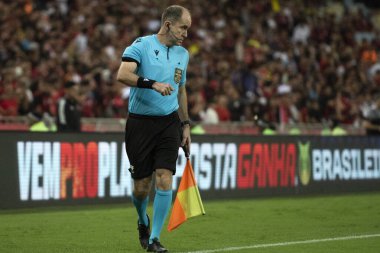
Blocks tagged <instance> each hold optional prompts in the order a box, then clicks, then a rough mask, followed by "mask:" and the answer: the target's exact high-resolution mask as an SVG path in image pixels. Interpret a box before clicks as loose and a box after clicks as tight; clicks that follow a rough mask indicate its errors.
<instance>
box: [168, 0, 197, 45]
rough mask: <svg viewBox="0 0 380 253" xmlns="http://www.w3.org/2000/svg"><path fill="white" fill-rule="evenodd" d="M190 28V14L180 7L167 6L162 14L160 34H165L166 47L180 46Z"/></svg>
mask: <svg viewBox="0 0 380 253" xmlns="http://www.w3.org/2000/svg"><path fill="white" fill-rule="evenodd" d="M190 26H191V15H190V12H189V10H188V9H186V8H184V7H182V6H179V5H172V6H169V7H168V8H167V9H166V10H165V11H164V13H163V14H162V17H161V32H163V33H165V34H166V38H167V42H168V46H172V45H181V44H182V42H183V40H184V39H185V38H186V37H187V30H188V29H189V28H190Z"/></svg>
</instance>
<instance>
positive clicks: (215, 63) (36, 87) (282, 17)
mask: <svg viewBox="0 0 380 253" xmlns="http://www.w3.org/2000/svg"><path fill="white" fill-rule="evenodd" d="M175 3H180V4H181V5H183V6H185V7H187V8H188V9H190V10H191V12H192V20H193V24H192V27H191V28H190V32H189V36H188V39H187V40H186V41H185V45H184V46H185V47H186V48H187V49H188V50H189V52H190V55H191V59H190V63H189V68H188V70H187V89H188V100H189V112H190V115H191V118H192V120H194V121H200V122H205V123H218V122H220V121H253V120H254V119H255V117H259V118H261V119H263V120H265V121H268V122H274V123H292V122H295V123H320V122H324V121H326V120H329V119H330V120H331V119H334V120H338V121H339V122H341V123H346V124H359V123H360V119H361V117H363V116H365V114H366V113H367V112H368V110H370V109H371V108H372V107H374V106H375V104H376V103H375V102H376V100H377V99H378V98H379V94H380V61H379V58H380V54H379V49H380V27H379V26H377V27H376V24H377V25H379V24H380V21H379V20H377V21H379V22H376V21H375V19H374V16H373V15H372V12H371V10H370V9H367V8H366V7H365V6H363V5H356V4H353V3H352V1H345V2H341V1H328V2H326V1H311V0H309V1H306V0H305V1H301V0H298V1H281V0H272V1H271V0H255V1H244V0H220V1H203V0H192V1H171V0H167V1H159V0H156V1H149V0H128V1H125V0H109V1H101V0H92V1H86V0H55V1H52V0H51V1H44V0H35V1H32V0H16V1H1V2H0V20H1V22H0V31H1V33H0V37H1V40H0V71H1V73H0V115H3V116H18V115H27V114H28V113H30V112H34V113H35V114H40V115H41V114H43V113H44V112H45V113H49V114H51V115H52V116H55V115H56V102H57V100H58V99H59V98H60V97H61V96H62V95H63V87H64V83H65V82H67V81H74V82H78V83H80V86H81V96H80V103H81V108H82V116H83V117H125V116H126V115H127V104H128V95H129V88H128V87H125V86H123V85H121V84H120V83H118V82H117V81H116V79H115V77H116V73H117V68H118V66H119V64H120V61H121V55H122V52H123V50H124V49H125V47H126V46H127V45H129V44H130V43H132V42H133V41H134V39H135V38H136V37H139V36H143V35H147V34H151V33H155V32H157V31H158V30H159V27H160V13H161V12H162V10H163V9H164V8H165V7H166V6H168V5H170V4H175ZM327 3H328V4H327Z"/></svg>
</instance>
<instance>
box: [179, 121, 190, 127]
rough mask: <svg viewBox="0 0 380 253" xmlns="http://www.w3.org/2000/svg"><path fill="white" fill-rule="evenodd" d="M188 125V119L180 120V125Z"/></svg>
mask: <svg viewBox="0 0 380 253" xmlns="http://www.w3.org/2000/svg"><path fill="white" fill-rule="evenodd" d="M185 125H189V126H191V123H190V120H184V121H182V122H181V126H185Z"/></svg>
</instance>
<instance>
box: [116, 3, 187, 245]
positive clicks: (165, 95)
mask: <svg viewBox="0 0 380 253" xmlns="http://www.w3.org/2000/svg"><path fill="white" fill-rule="evenodd" d="M190 26H191V15H190V12H189V10H187V9H186V8H184V7H182V6H178V5H173V6H170V7H168V8H167V9H166V10H165V11H164V13H163V14H162V18H161V28H160V30H159V32H158V33H157V34H153V35H150V36H145V37H141V38H138V39H136V40H135V41H134V42H133V44H132V45H130V46H129V47H127V48H126V49H125V51H124V53H123V55H122V63H121V65H120V68H119V71H118V74H117V80H118V81H120V82H122V83H124V84H126V85H128V86H131V93H130V99H129V108H128V110H129V118H128V120H127V124H126V131H125V147H126V151H127V155H128V158H129V161H130V164H131V168H130V171H131V174H132V178H133V180H134V190H133V196H132V199H133V204H134V205H135V207H136V210H137V213H138V217H139V218H138V230H139V240H140V243H141V246H142V247H143V248H144V249H147V251H148V252H168V250H167V249H166V248H165V247H164V246H163V245H162V244H161V243H160V233H161V230H162V227H163V224H164V221H165V219H166V216H167V214H168V212H169V209H170V206H171V203H172V178H173V175H174V174H175V171H176V161H177V158H178V149H179V147H180V145H182V146H184V145H186V146H187V147H188V148H190V141H191V140H190V122H189V117H188V112H187V95H186V89H185V83H186V69H187V65H188V62H189V53H188V51H187V50H186V49H185V48H183V47H182V46H181V45H182V42H183V41H184V39H185V38H186V37H187V31H188V29H189V28H190ZM181 138H182V139H181ZM154 171H155V181H156V186H155V190H156V193H155V198H154V203H153V220H152V231H150V219H149V216H148V215H147V213H146V208H147V205H148V202H149V199H148V194H149V192H150V189H151V182H152V175H153V172H154Z"/></svg>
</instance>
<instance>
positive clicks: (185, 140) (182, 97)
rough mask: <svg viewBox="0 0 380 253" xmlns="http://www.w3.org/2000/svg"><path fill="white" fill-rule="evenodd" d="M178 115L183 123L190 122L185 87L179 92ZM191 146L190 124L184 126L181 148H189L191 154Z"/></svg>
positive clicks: (181, 87)
mask: <svg viewBox="0 0 380 253" xmlns="http://www.w3.org/2000/svg"><path fill="white" fill-rule="evenodd" d="M178 103H179V108H178V113H179V118H180V119H181V122H184V121H189V113H188V111H187V94H186V88H185V85H181V86H180V87H179V90H178ZM190 144H191V138H190V124H184V125H183V133H182V143H181V146H185V145H186V146H187V150H188V152H189V153H190Z"/></svg>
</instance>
